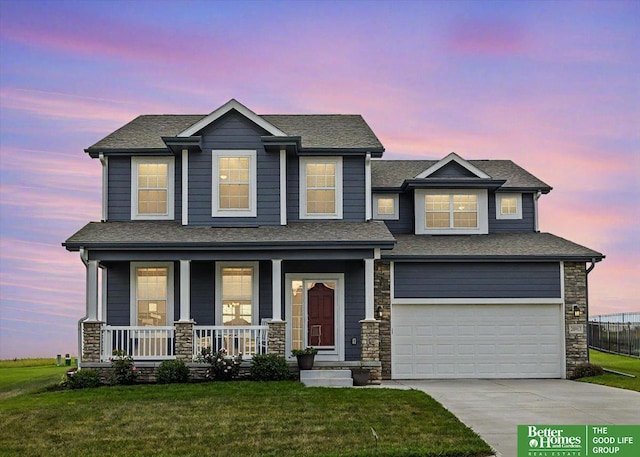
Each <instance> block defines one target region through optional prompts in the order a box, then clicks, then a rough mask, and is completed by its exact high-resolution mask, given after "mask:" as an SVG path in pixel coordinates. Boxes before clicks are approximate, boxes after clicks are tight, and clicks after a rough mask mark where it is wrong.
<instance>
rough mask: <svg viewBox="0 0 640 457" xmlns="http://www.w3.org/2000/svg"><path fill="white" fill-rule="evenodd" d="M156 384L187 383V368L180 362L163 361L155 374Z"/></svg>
mask: <svg viewBox="0 0 640 457" xmlns="http://www.w3.org/2000/svg"><path fill="white" fill-rule="evenodd" d="M156 379H157V381H158V384H171V383H175V382H188V381H189V368H188V367H187V365H185V363H184V362H183V361H182V360H165V361H164V362H162V363H161V364H160V366H159V367H158V371H157V372H156Z"/></svg>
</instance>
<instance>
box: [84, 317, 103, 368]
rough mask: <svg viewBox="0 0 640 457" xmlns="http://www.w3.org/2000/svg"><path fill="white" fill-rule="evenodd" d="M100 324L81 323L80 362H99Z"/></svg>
mask: <svg viewBox="0 0 640 457" xmlns="http://www.w3.org/2000/svg"><path fill="white" fill-rule="evenodd" d="M101 330H102V322H83V323H82V362H100V338H101V335H100V334H101Z"/></svg>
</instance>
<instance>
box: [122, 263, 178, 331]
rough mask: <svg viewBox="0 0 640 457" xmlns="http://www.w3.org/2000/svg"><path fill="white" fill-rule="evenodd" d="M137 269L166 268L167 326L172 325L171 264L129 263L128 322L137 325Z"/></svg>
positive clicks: (172, 277) (172, 282) (172, 278)
mask: <svg viewBox="0 0 640 457" xmlns="http://www.w3.org/2000/svg"><path fill="white" fill-rule="evenodd" d="M138 268H166V269H167V325H173V323H174V317H173V311H174V307H175V301H174V290H173V285H174V280H175V278H174V275H173V262H131V263H130V279H129V284H130V286H129V289H130V290H129V303H130V306H129V309H130V316H129V321H130V322H131V325H132V326H137V325H138Z"/></svg>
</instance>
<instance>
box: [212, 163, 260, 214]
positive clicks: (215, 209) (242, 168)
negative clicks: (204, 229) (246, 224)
mask: <svg viewBox="0 0 640 457" xmlns="http://www.w3.org/2000/svg"><path fill="white" fill-rule="evenodd" d="M212 164H213V183H212V215H213V217H255V216H256V198H257V183H256V151H213V157H212Z"/></svg>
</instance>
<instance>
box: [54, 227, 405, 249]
mask: <svg viewBox="0 0 640 457" xmlns="http://www.w3.org/2000/svg"><path fill="white" fill-rule="evenodd" d="M393 242H394V238H393V235H391V233H390V232H389V230H388V229H387V226H386V225H385V224H384V223H383V222H381V221H369V222H345V221H317V222H290V223H289V225H286V226H280V225H275V226H261V227H233V228H221V227H203V226H183V225H182V224H180V222H174V221H132V222H90V223H88V224H87V225H85V226H84V227H83V228H81V229H80V230H79V231H78V232H76V233H75V234H73V235H72V236H71V237H70V238H69V239H68V240H67V241H65V242H64V243H63V244H64V246H66V247H67V249H69V250H77V249H78V248H80V247H93V248H96V247H112V248H114V247H127V248H131V247H155V246H158V247H196V246H198V247H211V248H215V247H224V246H234V247H241V246H245V245H246V246H247V247H250V248H257V247H258V246H261V247H266V248H270V247H276V246H277V247H279V248H282V247H286V246H291V247H292V248H293V247H295V248H297V249H299V248H300V246H301V245H302V246H316V247H318V246H325V247H330V246H347V247H348V246H355V245H359V246H371V247H374V246H375V245H387V246H390V245H391V244H392V243H393Z"/></svg>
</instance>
